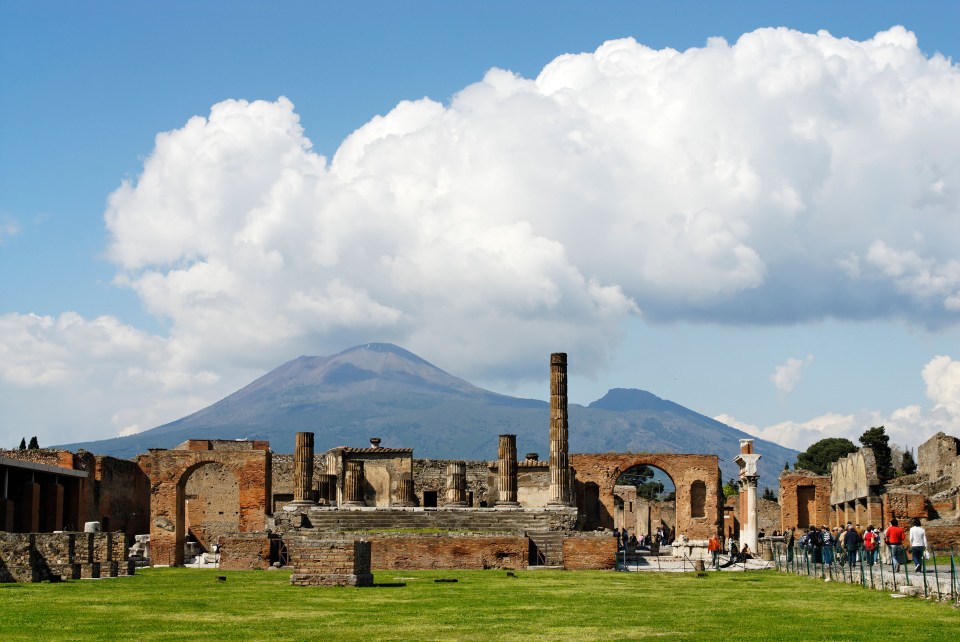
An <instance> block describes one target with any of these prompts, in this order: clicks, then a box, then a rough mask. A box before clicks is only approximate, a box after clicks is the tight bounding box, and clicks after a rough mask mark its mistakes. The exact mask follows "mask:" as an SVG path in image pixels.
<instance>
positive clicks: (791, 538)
mask: <svg viewBox="0 0 960 642" xmlns="http://www.w3.org/2000/svg"><path fill="white" fill-rule="evenodd" d="M794 531H795V527H792V526H791V527H790V528H788V529H787V563H789V562H792V561H793V547H794V545H795V544H796V542H797V540H796V533H795V532H794Z"/></svg>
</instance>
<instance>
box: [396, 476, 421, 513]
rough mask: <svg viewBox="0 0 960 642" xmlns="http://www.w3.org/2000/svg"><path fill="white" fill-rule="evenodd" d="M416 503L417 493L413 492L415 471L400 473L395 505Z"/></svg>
mask: <svg viewBox="0 0 960 642" xmlns="http://www.w3.org/2000/svg"><path fill="white" fill-rule="evenodd" d="M416 505H417V499H416V495H414V494H413V473H400V477H399V479H397V501H396V502H395V503H394V506H416Z"/></svg>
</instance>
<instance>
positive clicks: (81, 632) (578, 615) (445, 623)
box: [0, 568, 960, 642]
mask: <svg viewBox="0 0 960 642" xmlns="http://www.w3.org/2000/svg"><path fill="white" fill-rule="evenodd" d="M218 575H223V576H226V578H227V580H226V581H225V582H220V581H217V576H218ZM374 577H375V580H376V582H377V586H374V587H372V588H362V589H357V588H338V587H334V588H323V587H293V586H290V584H289V574H288V573H285V572H282V571H217V570H197V569H172V568H171V569H146V570H141V571H139V572H138V573H137V574H136V576H134V577H130V578H116V579H106V580H86V581H84V580H80V581H73V582H66V583H60V584H0V640H4V641H6V640H100V639H117V640H121V639H122V640H200V639H203V640H286V641H290V640H293V641H299V640H331V639H345V640H365V641H367V642H372V641H374V640H496V641H500V640H525V641H527V642H529V641H530V640H565V641H567V642H570V641H578V640H636V639H643V638H666V639H670V640H677V639H680V640H724V641H725V642H730V641H737V640H783V639H793V640H863V639H867V636H868V635H869V636H871V637H874V636H875V637H876V638H877V639H890V638H891V636H892V637H894V638H903V639H907V640H910V641H911V642H915V641H917V640H960V611H958V610H956V609H954V608H952V607H950V606H947V605H943V604H936V603H932V602H926V601H923V600H921V599H917V598H903V599H893V598H891V597H890V596H889V594H887V593H881V592H877V591H870V590H865V589H863V588H860V587H858V586H851V585H844V584H836V583H831V584H825V583H823V582H820V581H817V580H812V579H810V578H805V577H798V576H794V575H786V574H778V573H775V572H772V571H764V572H751V573H712V574H710V575H709V576H708V577H704V578H698V577H696V576H695V575H693V574H667V573H663V574H659V573H614V572H611V571H582V572H564V571H517V572H516V577H508V576H507V574H506V572H505V571H432V572H430V571H376V572H375V573H374ZM436 578H456V579H458V580H459V581H458V582H456V583H436V582H434V581H433V580H434V579H436ZM400 583H404V584H405V586H397V584H400Z"/></svg>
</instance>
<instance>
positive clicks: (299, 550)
mask: <svg viewBox="0 0 960 642" xmlns="http://www.w3.org/2000/svg"><path fill="white" fill-rule="evenodd" d="M370 548H371V546H370V542H364V541H357V540H354V541H350V540H312V539H299V540H297V541H295V542H290V543H289V544H288V549H289V550H290V554H291V561H292V562H293V565H294V568H295V569H296V570H295V572H294V573H293V574H292V575H291V576H290V583H291V584H293V585H294V586H371V585H372V584H373V575H372V574H371V573H370V560H371V557H370Z"/></svg>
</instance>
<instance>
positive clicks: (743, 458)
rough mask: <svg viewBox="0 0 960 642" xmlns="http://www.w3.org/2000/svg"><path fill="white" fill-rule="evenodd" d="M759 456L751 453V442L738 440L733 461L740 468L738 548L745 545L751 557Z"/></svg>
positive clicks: (753, 547)
mask: <svg viewBox="0 0 960 642" xmlns="http://www.w3.org/2000/svg"><path fill="white" fill-rule="evenodd" d="M759 459H760V455H757V454H755V453H754V452H753V440H752V439H741V440H740V454H739V455H737V456H736V457H735V458H734V461H735V462H736V463H737V465H738V466H739V467H740V548H743V545H744V544H746V545H747V546H749V547H750V552H751V553H752V554H753V555H757V554H758V553H759V551H758V549H757V521H758V520H757V482H758V481H759V479H760V477H759V475H758V474H757V461H758V460H759Z"/></svg>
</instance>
